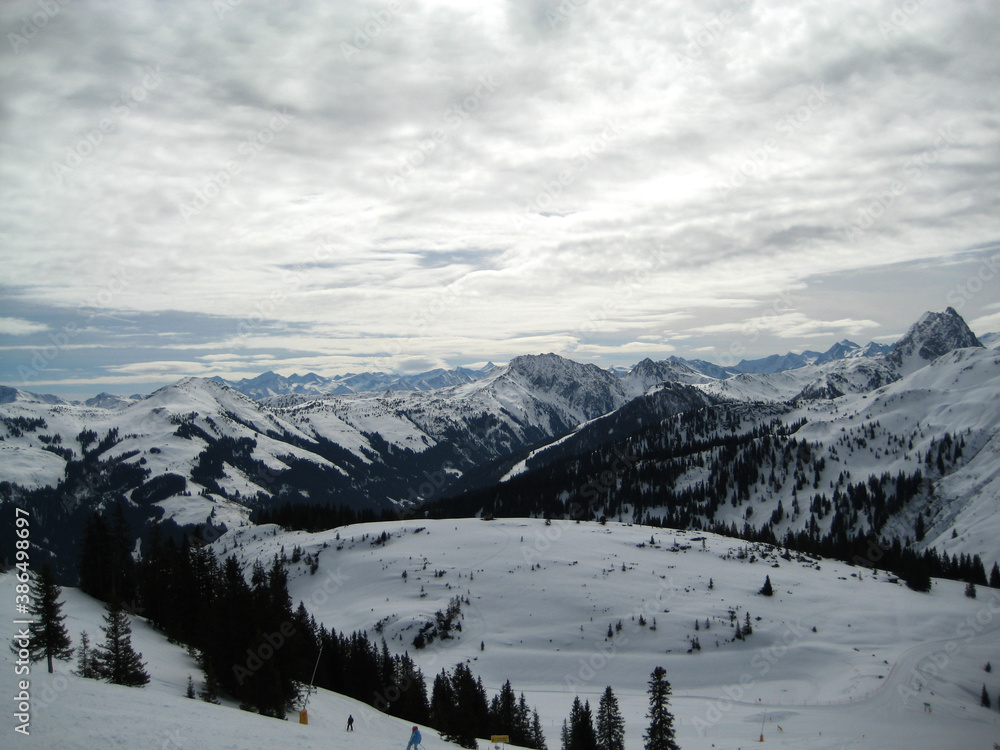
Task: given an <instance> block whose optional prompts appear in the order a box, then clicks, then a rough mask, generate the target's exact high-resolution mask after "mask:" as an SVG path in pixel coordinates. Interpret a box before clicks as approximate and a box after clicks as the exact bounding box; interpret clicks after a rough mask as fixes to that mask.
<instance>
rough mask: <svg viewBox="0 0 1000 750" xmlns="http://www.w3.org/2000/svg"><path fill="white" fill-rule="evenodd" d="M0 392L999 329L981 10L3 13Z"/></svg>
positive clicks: (383, 8)
mask: <svg viewBox="0 0 1000 750" xmlns="http://www.w3.org/2000/svg"><path fill="white" fill-rule="evenodd" d="M0 32H2V34H3V39H2V40H0V262H2V268H3V273H2V275H0V383H5V384H8V385H13V386H16V387H20V388H26V389H28V390H34V391H44V392H53V393H60V394H62V395H73V396H78V395H91V394H93V393H96V392H98V391H99V390H110V391H112V392H121V393H132V392H137V391H138V392H148V391H150V390H152V389H153V388H155V387H158V386H159V385H162V384H164V383H167V382H173V381H175V380H177V379H178V378H180V377H183V376H188V375H203V376H210V375H216V374H220V375H223V376H225V377H234V378H239V377H246V376H254V375H257V374H259V373H261V372H264V371H266V370H269V369H273V370H275V371H278V372H281V373H283V374H291V373H293V372H300V373H303V372H306V371H310V370H312V371H316V372H319V373H322V374H325V375H334V374H338V373H344V372H358V371H363V370H375V369H378V370H387V371H389V370H394V371H400V372H413V371H419V370H425V369H430V368H432V367H436V366H456V365H468V364H473V363H479V362H485V361H487V360H490V359H492V360H494V361H497V362H503V361H506V360H507V359H509V358H510V357H512V356H515V355H517V354H527V353H540V352H549V351H553V352H556V353H559V354H562V355H564V356H567V357H571V358H573V359H576V360H578V361H584V362H594V363H597V364H600V365H604V366H607V365H613V364H631V363H634V362H636V361H638V360H640V359H642V358H643V357H646V356H651V357H653V358H660V359H662V358H664V357H667V356H670V355H677V356H682V357H688V358H702V359H708V360H712V361H716V362H723V363H730V362H735V361H737V360H739V359H741V358H743V357H755V356H762V355H767V354H771V353H775V352H782V353H783V352H786V351H789V350H791V351H801V350H803V349H820V350H824V349H826V348H828V347H829V346H830V345H832V344H833V343H834V342H835V341H837V340H840V339H843V338H850V339H852V340H854V341H857V342H859V343H865V342H867V341H869V340H876V341H892V340H894V339H895V338H896V337H898V336H899V335H900V334H901V333H902V332H904V331H905V329H906V328H907V327H908V325H909V324H910V323H912V322H913V321H914V320H916V319H917V318H918V317H919V316H920V314H921V313H922V312H924V311H925V310H943V309H944V308H945V307H946V306H948V305H952V306H954V307H956V308H957V309H959V312H960V313H961V314H962V315H963V316H964V317H965V318H966V320H967V321H968V322H969V323H970V325H971V326H972V328H973V330H975V331H976V332H977V333H985V332H988V331H997V330H1000V301H998V300H1000V267H998V263H1000V220H998V217H1000V205H998V204H1000V85H998V81H1000V54H998V52H997V44H996V40H997V38H1000V3H998V2H995V1H994V2H974V1H970V2H952V1H951V0H941V1H940V2H930V1H929V0H924V1H923V2H920V1H919V0H906V2H902V1H898V2H892V1H888V2H872V1H871V0H864V1H863V2H835V3H830V2H816V3H809V2H798V1H796V2H787V3H782V2H771V1H765V0H720V1H719V2H694V1H693V0H691V1H690V2H667V1H664V2H655V3H654V2H635V3H631V2H630V3H619V2H610V1H609V2H598V0H575V1H574V0H552V1H551V2H550V1H547V0H509V1H508V2H501V1H499V0H477V1H476V2H471V0H470V1H468V2H466V1H465V0H450V1H449V0H428V1H427V2H418V0H392V1H391V2H295V3H291V2H284V3H279V2H258V1H257V0H243V1H242V2H239V1H238V0H215V1H214V2H208V1H207V0H206V1H205V2H137V1H132V2H128V3H120V2H82V1H76V0H74V2H68V0H61V1H60V0H30V1H28V2H3V3H0Z"/></svg>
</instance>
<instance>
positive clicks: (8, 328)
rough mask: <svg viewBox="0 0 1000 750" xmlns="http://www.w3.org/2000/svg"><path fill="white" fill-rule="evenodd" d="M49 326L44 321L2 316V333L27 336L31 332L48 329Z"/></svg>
mask: <svg viewBox="0 0 1000 750" xmlns="http://www.w3.org/2000/svg"><path fill="white" fill-rule="evenodd" d="M48 328H49V327H48V326H47V325H45V324H44V323H33V322H32V321H30V320H22V319H21V318H0V335H7V336H27V335H28V334H31V333H41V332H42V331H47V330H48Z"/></svg>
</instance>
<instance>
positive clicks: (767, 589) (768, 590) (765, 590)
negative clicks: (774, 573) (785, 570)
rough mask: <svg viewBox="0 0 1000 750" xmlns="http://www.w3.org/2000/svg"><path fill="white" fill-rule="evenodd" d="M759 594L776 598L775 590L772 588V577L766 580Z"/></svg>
mask: <svg viewBox="0 0 1000 750" xmlns="http://www.w3.org/2000/svg"><path fill="white" fill-rule="evenodd" d="M759 593H760V594H762V595H763V596H774V589H773V588H772V587H771V576H766V577H765V578H764V585H763V586H762V587H761V589H760V592H759Z"/></svg>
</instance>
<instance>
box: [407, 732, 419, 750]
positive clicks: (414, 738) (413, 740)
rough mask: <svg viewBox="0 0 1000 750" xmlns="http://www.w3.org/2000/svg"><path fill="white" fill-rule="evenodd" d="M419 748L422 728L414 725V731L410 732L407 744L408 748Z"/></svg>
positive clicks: (409, 749) (415, 749)
mask: <svg viewBox="0 0 1000 750" xmlns="http://www.w3.org/2000/svg"><path fill="white" fill-rule="evenodd" d="M411 749H412V750H419V749H420V730H419V729H417V728H416V727H413V731H412V732H410V741H409V742H408V743H407V745H406V750H411Z"/></svg>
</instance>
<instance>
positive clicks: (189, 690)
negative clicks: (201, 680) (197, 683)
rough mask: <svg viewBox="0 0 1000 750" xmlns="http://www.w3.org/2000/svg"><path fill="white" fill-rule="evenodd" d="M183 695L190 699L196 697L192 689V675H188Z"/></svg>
mask: <svg viewBox="0 0 1000 750" xmlns="http://www.w3.org/2000/svg"><path fill="white" fill-rule="evenodd" d="M184 696H185V697H186V698H191V699H194V698H196V697H197V693H195V691H194V677H192V676H191V675H188V684H187V690H186V691H185V693H184Z"/></svg>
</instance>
